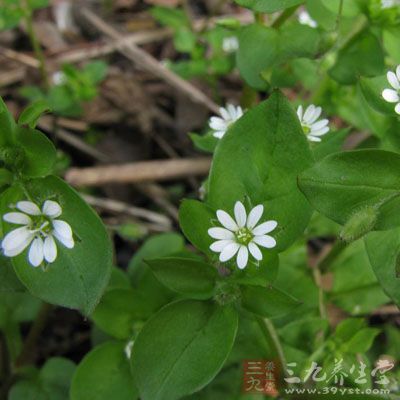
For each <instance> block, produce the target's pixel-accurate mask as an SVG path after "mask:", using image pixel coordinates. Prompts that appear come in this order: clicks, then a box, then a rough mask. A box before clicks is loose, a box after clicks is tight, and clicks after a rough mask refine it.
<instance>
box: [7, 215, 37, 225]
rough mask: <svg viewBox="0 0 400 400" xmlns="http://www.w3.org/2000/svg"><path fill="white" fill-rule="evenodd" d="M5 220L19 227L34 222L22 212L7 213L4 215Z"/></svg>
mask: <svg viewBox="0 0 400 400" xmlns="http://www.w3.org/2000/svg"><path fill="white" fill-rule="evenodd" d="M3 219H4V221H6V222H10V223H11V224H18V225H29V224H30V223H31V222H32V220H31V219H30V218H29V217H28V216H27V215H26V214H23V213H20V212H10V213H7V214H5V215H3Z"/></svg>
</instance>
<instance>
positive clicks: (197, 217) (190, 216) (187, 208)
mask: <svg viewBox="0 0 400 400" xmlns="http://www.w3.org/2000/svg"><path fill="white" fill-rule="evenodd" d="M214 219H216V215H215V212H214V211H213V210H212V209H211V208H210V207H208V206H207V205H206V204H204V203H202V202H200V201H197V200H183V201H182V203H181V206H180V207H179V224H180V226H181V229H182V232H183V233H184V235H185V236H186V237H187V238H188V240H189V241H190V242H191V243H192V244H193V245H194V246H196V247H197V248H198V249H199V250H201V251H202V252H203V253H205V254H208V255H209V256H213V255H214V254H213V253H212V252H211V250H210V245H211V243H212V242H213V241H214V240H213V239H212V238H211V236H210V235H209V234H208V229H209V228H210V227H211V221H212V220H214Z"/></svg>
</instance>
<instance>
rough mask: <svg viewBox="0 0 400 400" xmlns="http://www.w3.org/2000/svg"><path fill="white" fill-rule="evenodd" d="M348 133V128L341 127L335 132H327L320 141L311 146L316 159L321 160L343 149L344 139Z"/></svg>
mask: <svg viewBox="0 0 400 400" xmlns="http://www.w3.org/2000/svg"><path fill="white" fill-rule="evenodd" d="M348 134H349V129H341V130H340V131H336V132H329V134H328V135H326V136H325V137H324V139H323V140H322V142H321V143H318V144H317V145H316V146H315V147H314V148H313V153H314V157H315V159H316V160H317V161H319V160H322V159H323V158H325V157H326V156H328V155H329V154H332V153H337V152H339V151H341V150H342V149H343V145H344V141H345V139H346V137H347V136H348Z"/></svg>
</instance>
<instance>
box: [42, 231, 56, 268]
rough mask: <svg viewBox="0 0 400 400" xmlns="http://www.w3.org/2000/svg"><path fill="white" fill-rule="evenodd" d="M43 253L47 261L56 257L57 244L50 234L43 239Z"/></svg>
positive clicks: (52, 260) (51, 260)
mask: <svg viewBox="0 0 400 400" xmlns="http://www.w3.org/2000/svg"><path fill="white" fill-rule="evenodd" d="M43 254H44V258H45V260H46V261H47V262H48V263H52V262H54V261H55V259H56V258H57V246H56V242H55V240H54V238H53V236H52V235H49V236H47V237H46V239H44V246H43Z"/></svg>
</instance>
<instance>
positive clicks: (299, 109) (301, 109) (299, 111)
mask: <svg viewBox="0 0 400 400" xmlns="http://www.w3.org/2000/svg"><path fill="white" fill-rule="evenodd" d="M297 116H298V117H299V120H300V121H302V119H303V106H301V105H300V106H298V107H297Z"/></svg>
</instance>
